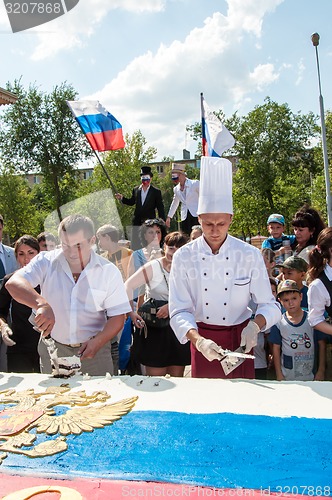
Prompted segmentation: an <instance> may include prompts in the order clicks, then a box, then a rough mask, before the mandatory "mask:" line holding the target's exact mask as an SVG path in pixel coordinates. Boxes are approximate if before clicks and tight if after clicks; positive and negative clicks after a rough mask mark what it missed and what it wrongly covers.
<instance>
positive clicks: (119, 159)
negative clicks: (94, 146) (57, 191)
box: [76, 130, 160, 228]
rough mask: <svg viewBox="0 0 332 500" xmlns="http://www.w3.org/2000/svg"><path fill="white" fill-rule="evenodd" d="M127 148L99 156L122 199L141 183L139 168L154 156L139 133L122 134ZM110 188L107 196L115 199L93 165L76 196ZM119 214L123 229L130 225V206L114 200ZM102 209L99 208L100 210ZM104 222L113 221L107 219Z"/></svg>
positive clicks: (153, 151)
mask: <svg viewBox="0 0 332 500" xmlns="http://www.w3.org/2000/svg"><path fill="white" fill-rule="evenodd" d="M125 142H126V146H125V148H123V149H119V150H117V151H108V152H106V153H103V154H102V155H101V159H102V162H103V165H104V168H105V170H106V172H107V174H108V176H109V177H110V179H111V180H112V182H113V184H114V186H115V188H116V191H117V192H119V193H122V194H123V195H124V196H131V192H132V189H133V187H134V186H137V185H138V184H139V183H140V169H141V167H142V165H148V164H149V163H150V162H151V161H153V160H154V159H155V157H156V155H157V150H156V148H154V147H151V146H147V141H146V139H145V137H144V136H143V134H142V132H141V131H140V130H137V131H135V132H134V133H133V134H132V136H130V135H129V134H126V135H125ZM154 174H155V175H154V177H153V183H154V184H155V185H157V186H158V185H159V184H160V179H159V178H158V175H157V173H156V172H154ZM107 188H109V192H108V196H109V197H112V198H114V193H113V192H112V189H111V188H110V183H109V181H108V179H107V177H106V175H105V173H104V171H103V169H102V167H101V166H100V165H99V163H96V165H95V168H94V173H93V175H92V177H91V178H90V179H89V180H87V181H85V182H84V183H81V185H80V187H79V188H78V190H77V191H76V196H77V197H79V196H85V195H87V194H91V193H94V192H99V191H103V196H105V194H106V192H105V190H106V189H107ZM107 202H108V201H107ZM99 203H100V204H104V203H105V200H99ZM114 203H115V204H116V207H117V211H118V214H119V216H120V219H121V223H122V226H123V227H124V228H126V226H129V225H130V224H131V219H132V214H133V207H128V206H127V205H122V203H120V202H118V201H115V202H114ZM101 209H102V207H101ZM107 222H112V221H111V220H108V221H107Z"/></svg>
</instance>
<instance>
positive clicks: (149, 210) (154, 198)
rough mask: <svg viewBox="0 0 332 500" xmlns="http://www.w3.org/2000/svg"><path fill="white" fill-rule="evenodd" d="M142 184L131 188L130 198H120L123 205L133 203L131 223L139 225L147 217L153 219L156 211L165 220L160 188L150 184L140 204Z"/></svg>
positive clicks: (131, 204)
mask: <svg viewBox="0 0 332 500" xmlns="http://www.w3.org/2000/svg"><path fill="white" fill-rule="evenodd" d="M141 191H142V186H137V187H135V188H134V189H133V191H132V195H131V198H125V197H123V198H122V203H124V205H130V206H133V205H135V211H134V217H133V225H134V226H140V225H141V224H142V223H143V222H144V221H145V220H147V219H155V218H156V211H158V216H159V218H160V219H163V220H165V209H164V203H163V198H162V194H161V191H160V189H158V188H156V187H154V186H152V185H151V186H150V187H149V191H148V194H147V195H146V199H145V201H144V203H143V205H142V198H141Z"/></svg>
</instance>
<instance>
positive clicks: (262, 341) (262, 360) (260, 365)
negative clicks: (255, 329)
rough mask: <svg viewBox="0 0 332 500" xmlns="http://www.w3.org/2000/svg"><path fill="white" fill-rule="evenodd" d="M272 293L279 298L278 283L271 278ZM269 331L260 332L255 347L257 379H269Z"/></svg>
mask: <svg viewBox="0 0 332 500" xmlns="http://www.w3.org/2000/svg"><path fill="white" fill-rule="evenodd" d="M270 285H271V291H272V294H273V296H274V297H275V298H277V282H276V280H275V279H274V278H271V277H270ZM268 333H269V331H265V332H259V333H258V337H257V345H256V346H255V347H254V352H253V354H254V356H255V361H254V364H255V379H258V380H266V379H267V367H268V357H269V355H268V354H269V353H268V351H269V346H268V342H267V336H268Z"/></svg>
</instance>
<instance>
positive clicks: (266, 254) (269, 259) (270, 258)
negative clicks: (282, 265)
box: [261, 248, 276, 278]
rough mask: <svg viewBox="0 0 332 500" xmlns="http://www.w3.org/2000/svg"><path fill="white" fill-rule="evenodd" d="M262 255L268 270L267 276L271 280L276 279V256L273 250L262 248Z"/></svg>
mask: <svg viewBox="0 0 332 500" xmlns="http://www.w3.org/2000/svg"><path fill="white" fill-rule="evenodd" d="M261 254H262V256H263V259H264V264H265V267H266V270H267V274H268V275H269V277H270V278H273V277H274V268H275V265H276V254H275V252H274V251H273V250H271V248H262V250H261Z"/></svg>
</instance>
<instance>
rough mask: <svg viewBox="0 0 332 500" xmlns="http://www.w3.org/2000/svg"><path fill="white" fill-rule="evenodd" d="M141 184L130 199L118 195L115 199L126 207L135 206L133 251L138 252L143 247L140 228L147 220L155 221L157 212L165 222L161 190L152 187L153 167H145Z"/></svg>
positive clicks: (142, 169)
mask: <svg viewBox="0 0 332 500" xmlns="http://www.w3.org/2000/svg"><path fill="white" fill-rule="evenodd" d="M140 176H141V184H140V186H136V187H134V189H133V191H132V195H131V197H130V198H126V197H125V196H123V194H120V193H116V195H115V197H116V198H117V199H118V200H120V201H121V202H122V203H123V204H124V205H130V206H133V205H135V210H134V216H133V221H132V224H133V231H132V245H131V247H132V249H133V250H137V249H138V248H141V247H142V244H141V242H140V239H139V231H138V230H139V227H140V226H141V224H143V222H144V221H145V220H147V219H155V218H156V211H158V215H159V218H160V219H163V220H165V209H164V203H163V199H162V194H161V191H160V189H158V188H156V187H155V186H152V185H151V179H152V177H153V173H152V171H151V167H149V166H144V167H142V168H141V172H140Z"/></svg>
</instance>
